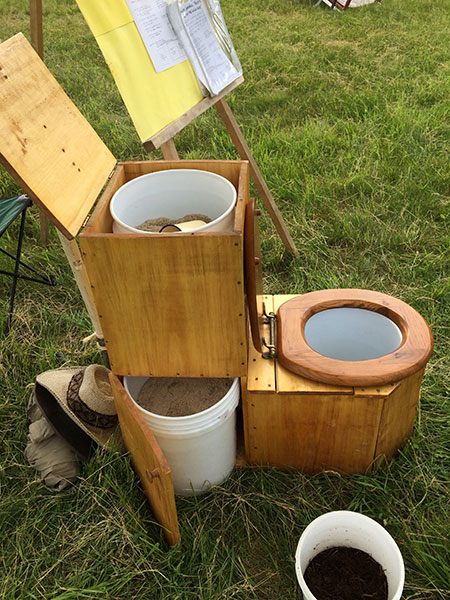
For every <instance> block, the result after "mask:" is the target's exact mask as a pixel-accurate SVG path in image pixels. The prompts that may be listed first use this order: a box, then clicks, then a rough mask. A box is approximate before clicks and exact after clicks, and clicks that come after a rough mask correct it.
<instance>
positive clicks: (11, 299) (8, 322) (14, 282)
mask: <svg viewBox="0 0 450 600" xmlns="http://www.w3.org/2000/svg"><path fill="white" fill-rule="evenodd" d="M26 212H27V211H26V210H24V211H23V212H22V216H21V218H20V231H19V240H18V242H17V251H16V264H15V267H14V274H13V280H12V285H11V294H10V297H9V312H8V318H7V320H6V327H5V335H8V333H9V330H10V329H11V321H12V314H13V309H14V299H15V297H16V288H17V280H18V279H19V267H20V255H21V252H22V241H23V233H24V229H25V215H26Z"/></svg>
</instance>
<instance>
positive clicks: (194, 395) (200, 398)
mask: <svg viewBox="0 0 450 600" xmlns="http://www.w3.org/2000/svg"><path fill="white" fill-rule="evenodd" d="M232 383H233V379H222V378H221V379H219V378H215V379H214V378H207V379H204V378H200V377H193V378H184V377H176V378H175V377H156V378H152V377H150V378H149V379H147V381H146V382H145V383H144V385H143V386H142V389H141V391H140V393H139V396H138V399H137V402H138V404H139V405H140V406H142V407H143V408H145V409H146V410H148V411H150V412H152V413H155V414H157V415H163V416H166V417H183V416H186V415H193V414H195V413H198V412H201V411H203V410H206V409H207V408H209V407H210V406H213V405H214V404H217V402H219V400H221V399H222V398H223V397H224V396H225V394H226V393H227V392H228V390H229V389H230V387H231V385H232Z"/></svg>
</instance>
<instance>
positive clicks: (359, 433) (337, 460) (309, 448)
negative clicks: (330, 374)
mask: <svg viewBox="0 0 450 600" xmlns="http://www.w3.org/2000/svg"><path fill="white" fill-rule="evenodd" d="M246 402H247V413H246V434H247V437H246V452H247V460H248V461H249V462H250V463H256V464H261V465H271V466H276V467H279V468H281V469H289V468H298V469H301V470H302V471H304V472H306V473H317V472H320V471H324V470H333V471H340V472H343V473H347V474H351V473H361V472H366V471H369V470H370V469H371V466H372V460H373V456H374V451H375V447H376V443H377V436H378V428H379V423H380V416H381V411H382V407H383V400H382V399H381V398H380V399H374V400H373V401H370V402H368V401H367V399H365V398H354V396H351V395H337V394H336V395H331V394H330V395H324V394H317V395H314V394H263V393H257V392H248V393H247V395H246Z"/></svg>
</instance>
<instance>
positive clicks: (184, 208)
mask: <svg viewBox="0 0 450 600" xmlns="http://www.w3.org/2000/svg"><path fill="white" fill-rule="evenodd" d="M235 204H236V190H235V188H234V186H233V184H232V183H231V182H230V181H228V179H225V177H222V176H220V175H216V173H211V172H210V171H201V170H198V169H169V170H165V171H156V172H155V173H148V174H147V175H142V176H141V177H136V178H135V179H132V180H131V181H129V182H128V183H125V184H124V185H123V186H122V187H120V188H119V189H118V190H117V192H116V193H115V194H114V196H113V197H112V199H111V203H110V207H109V208H110V212H111V216H112V218H113V232H114V233H139V234H144V235H154V232H150V231H142V230H140V229H136V227H137V226H138V225H142V223H144V222H145V221H146V220H147V219H157V218H160V217H167V218H168V219H169V220H170V219H174V220H175V219H180V218H182V217H184V216H185V215H188V214H202V215H206V216H207V217H209V218H210V219H211V221H210V222H209V223H207V224H206V225H202V226H200V227H196V228H195V229H191V230H190V231H191V232H198V231H232V230H233V221H234V206H235Z"/></svg>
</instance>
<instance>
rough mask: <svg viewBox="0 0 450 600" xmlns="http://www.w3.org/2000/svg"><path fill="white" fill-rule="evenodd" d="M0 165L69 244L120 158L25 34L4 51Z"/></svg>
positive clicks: (0, 88) (0, 66)
mask: <svg viewBox="0 0 450 600" xmlns="http://www.w3.org/2000/svg"><path fill="white" fill-rule="evenodd" d="M0 105H1V106H2V110H1V112H0V162H1V163H2V164H3V165H4V166H5V168H6V170H7V171H8V172H9V173H10V174H11V175H12V176H13V178H14V179H15V180H16V182H17V183H18V184H19V185H20V187H21V188H22V189H23V190H24V191H25V192H26V193H27V194H28V195H29V196H30V198H31V199H32V200H33V201H34V202H35V203H36V204H37V205H38V206H39V208H41V209H42V210H43V211H44V212H45V213H46V214H47V216H48V217H49V219H50V220H51V221H52V222H53V223H54V224H55V226H56V227H57V228H58V229H59V230H60V231H61V232H62V233H63V234H64V235H65V236H66V237H67V238H69V239H72V238H73V237H74V236H75V235H76V234H77V233H78V231H79V229H80V227H81V225H82V224H83V222H84V220H85V218H86V216H87V214H88V212H89V211H90V209H91V207H92V205H93V203H94V202H95V200H96V198H97V196H98V194H99V192H100V190H101V189H102V187H103V185H104V183H105V181H106V179H107V177H108V175H109V173H110V172H111V170H112V168H113V166H114V163H115V158H114V157H113V155H112V154H111V153H110V151H109V150H108V149H107V148H106V146H105V145H104V144H103V142H102V141H101V139H100V138H99V137H98V135H97V134H96V133H95V131H94V130H93V129H92V127H91V126H90V124H89V123H88V122H87V121H86V119H85V118H84V117H83V115H82V114H81V113H80V112H79V111H78V109H77V108H76V107H75V105H74V104H73V102H72V101H71V100H70V99H69V98H68V97H67V96H66V94H65V93H64V92H63V90H62V89H61V87H60V86H59V84H58V83H57V81H56V80H55V79H54V78H53V76H52V75H51V73H50V72H49V71H48V69H47V68H46V67H45V65H44V64H43V62H42V61H41V59H40V58H39V57H38V55H37V54H36V52H35V51H34V50H33V48H32V46H31V45H30V44H29V42H28V41H27V40H26V38H25V37H24V36H23V35H22V34H17V35H16V36H14V37H13V38H11V39H10V40H7V41H6V42H4V43H3V44H1V45H0Z"/></svg>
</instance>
